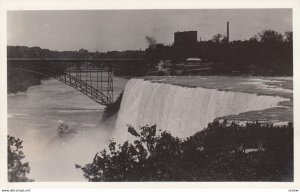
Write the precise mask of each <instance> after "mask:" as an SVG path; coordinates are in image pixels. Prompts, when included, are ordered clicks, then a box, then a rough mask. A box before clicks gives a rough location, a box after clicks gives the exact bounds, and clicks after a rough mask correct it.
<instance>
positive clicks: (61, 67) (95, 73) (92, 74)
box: [7, 58, 143, 105]
mask: <svg viewBox="0 0 300 192" xmlns="http://www.w3.org/2000/svg"><path fill="white" fill-rule="evenodd" d="M142 63H143V60H142V59H65V58H8V59H7V66H8V68H9V69H13V70H21V71H24V72H31V73H37V74H39V75H43V76H46V77H52V78H55V79H57V80H59V81H61V82H63V83H65V84H67V85H69V86H71V87H73V88H75V89H77V90H78V91H80V92H82V93H83V94H84V95H86V96H88V97H89V98H91V99H92V100H94V101H95V102H97V103H99V104H101V105H109V104H111V103H112V102H113V101H114V98H113V90H114V88H113V71H114V68H115V67H116V66H117V65H136V64H142Z"/></svg>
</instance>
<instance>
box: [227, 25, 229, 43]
mask: <svg viewBox="0 0 300 192" xmlns="http://www.w3.org/2000/svg"><path fill="white" fill-rule="evenodd" d="M227 43H229V22H228V21H227Z"/></svg>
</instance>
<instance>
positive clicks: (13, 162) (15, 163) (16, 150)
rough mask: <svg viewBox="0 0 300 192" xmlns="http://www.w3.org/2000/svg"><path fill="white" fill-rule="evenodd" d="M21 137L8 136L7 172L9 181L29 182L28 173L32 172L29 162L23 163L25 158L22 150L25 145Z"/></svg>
mask: <svg viewBox="0 0 300 192" xmlns="http://www.w3.org/2000/svg"><path fill="white" fill-rule="evenodd" d="M22 142H23V141H21V140H20V139H16V138H15V137H12V136H9V135H8V136H7V172H8V181H9V182H29V181H33V180H31V179H28V178H27V176H26V174H28V173H29V172H30V168H29V164H28V163H22V160H23V159H24V158H25V155H24V153H23V152H22V149H23V146H22Z"/></svg>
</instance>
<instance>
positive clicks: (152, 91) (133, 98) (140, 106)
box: [116, 79, 286, 139]
mask: <svg viewBox="0 0 300 192" xmlns="http://www.w3.org/2000/svg"><path fill="white" fill-rule="evenodd" d="M285 100H286V99H285V98H282V97H274V96H262V95H261V96H258V95H256V94H249V93H241V92H227V91H218V90H216V89H204V88H200V87H198V88H188V87H181V86H176V85H170V84H164V83H153V82H150V81H144V80H142V79H131V80H130V81H129V82H128V83H127V85H126V87H125V92H124V95H123V99H122V103H121V108H120V111H119V114H118V119H117V123H116V133H117V134H118V136H116V138H124V139H125V138H126V137H128V135H129V134H127V133H125V132H127V125H132V126H133V127H135V128H138V127H139V126H144V125H146V124H147V125H154V124H156V125H157V129H161V130H167V131H170V132H171V133H172V134H173V135H174V136H178V137H180V138H185V137H188V136H191V135H193V134H194V133H196V132H198V131H200V130H202V129H203V128H205V127H206V126H207V124H208V123H209V122H212V121H213V120H214V119H215V118H217V117H221V116H226V115H235V114H239V113H242V112H246V111H253V110H263V109H267V108H271V107H275V106H277V105H278V103H279V102H281V101H285Z"/></svg>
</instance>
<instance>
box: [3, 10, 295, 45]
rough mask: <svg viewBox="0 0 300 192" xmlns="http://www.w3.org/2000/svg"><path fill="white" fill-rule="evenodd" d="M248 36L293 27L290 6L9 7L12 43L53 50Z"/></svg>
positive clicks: (241, 38)
mask: <svg viewBox="0 0 300 192" xmlns="http://www.w3.org/2000/svg"><path fill="white" fill-rule="evenodd" d="M226 21H229V22H230V40H244V39H249V38H250V37H252V36H254V35H255V34H257V33H258V32H260V31H262V30H265V29H272V30H276V31H278V32H280V33H284V32H285V31H292V11H291V9H237V10H226V9H223V10H221V9H219V10H213V9H212V10H209V9H207V10H201V9H199V10H95V11H90V10H87V11H9V12H8V14H7V29H8V39H7V41H8V42H7V43H8V45H25V46H30V47H32V46H39V47H41V48H47V49H51V50H59V51H62V50H79V49H80V48H84V49H88V50H89V51H108V50H119V51H122V50H136V49H140V48H141V49H145V47H146V46H147V44H146V41H145V36H146V35H147V36H152V37H154V38H155V39H156V40H157V42H158V43H164V44H172V43H173V41H174V32H176V31H190V30H196V31H198V40H199V39H200V37H201V39H202V40H209V39H211V38H212V36H213V35H214V34H217V33H221V34H224V35H225V34H226Z"/></svg>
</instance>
